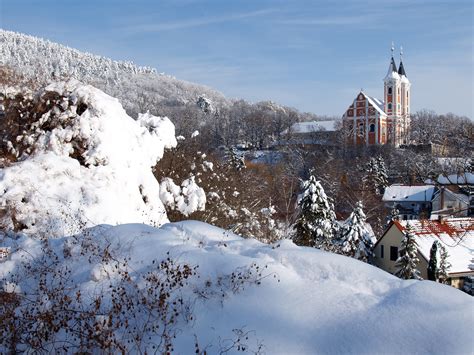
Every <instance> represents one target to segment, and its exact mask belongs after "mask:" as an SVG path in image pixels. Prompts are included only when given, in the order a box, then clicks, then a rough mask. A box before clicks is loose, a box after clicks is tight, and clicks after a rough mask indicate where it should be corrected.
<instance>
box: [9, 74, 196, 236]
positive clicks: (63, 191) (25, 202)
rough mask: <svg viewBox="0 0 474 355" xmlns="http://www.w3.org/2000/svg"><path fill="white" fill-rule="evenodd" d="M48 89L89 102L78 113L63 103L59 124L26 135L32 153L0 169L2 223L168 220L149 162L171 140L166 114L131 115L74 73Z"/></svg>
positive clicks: (52, 231)
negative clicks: (72, 78) (72, 76)
mask: <svg viewBox="0 0 474 355" xmlns="http://www.w3.org/2000/svg"><path fill="white" fill-rule="evenodd" d="M51 91H54V92H57V93H60V94H62V95H64V96H66V97H67V98H69V101H70V102H73V103H76V104H78V103H81V104H84V105H87V109H86V110H85V111H84V112H83V113H82V114H81V115H80V116H79V115H77V114H76V106H75V105H74V104H73V105H72V106H70V107H69V108H67V109H66V111H65V112H64V113H62V115H64V116H65V119H64V122H63V124H62V125H57V126H55V127H52V128H50V129H49V130H46V131H42V130H38V131H37V134H38V136H37V137H36V138H35V139H34V140H33V138H32V137H29V138H28V139H30V140H32V144H33V145H34V147H35V153H34V154H32V155H30V156H26V157H23V158H22V159H23V160H21V161H19V162H17V163H15V164H13V165H12V166H10V167H5V168H3V169H1V170H0V207H2V208H4V209H7V210H8V211H9V212H8V213H7V214H6V215H5V216H2V217H3V218H2V221H1V222H2V223H3V225H4V226H7V228H9V229H14V228H15V225H17V226H18V225H22V228H21V229H22V231H23V232H26V233H46V234H47V235H48V236H61V235H66V234H72V233H77V232H78V231H79V230H81V229H82V228H84V227H88V226H95V225H97V224H102V223H107V224H121V223H130V222H140V223H148V224H151V225H157V226H158V225H161V224H163V223H165V222H167V221H168V219H167V217H166V213H165V209H164V206H163V204H162V202H161V201H160V199H159V190H160V188H159V184H158V182H157V181H156V179H155V177H154V176H153V173H152V170H151V168H152V167H153V166H155V165H156V163H157V161H158V160H159V159H161V157H162V155H163V152H164V149H165V148H171V147H173V146H175V145H176V140H175V137H174V125H173V124H172V123H171V121H170V120H169V119H168V118H166V117H155V116H153V115H151V114H149V113H146V114H142V115H139V117H138V119H137V120H134V119H132V118H131V117H129V116H128V115H127V114H126V113H125V111H124V109H123V108H122V106H121V105H120V103H119V102H118V100H117V99H115V98H112V97H110V96H108V95H106V94H104V93H103V92H102V91H100V90H98V89H96V88H94V87H92V86H89V85H83V84H81V83H79V82H78V81H69V82H58V83H55V84H51V85H49V86H48V87H47V88H46V89H45V91H44V92H43V95H45V94H47V93H48V92H51ZM49 117H50V114H49V112H48V113H46V114H45V115H43V117H42V118H41V120H48V119H49ZM77 142H81V145H80V148H78V146H77ZM74 155H80V157H81V160H82V162H80V161H79V160H78V158H77V157H76V158H73V156H74ZM195 190H196V189H195ZM195 205H196V204H195V203H194V202H193V206H195ZM17 228H18V227H17Z"/></svg>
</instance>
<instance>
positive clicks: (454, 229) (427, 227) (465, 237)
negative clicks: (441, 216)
mask: <svg viewBox="0 0 474 355" xmlns="http://www.w3.org/2000/svg"><path fill="white" fill-rule="evenodd" d="M394 224H395V225H396V226H397V228H398V229H399V230H400V231H402V232H403V231H405V230H406V228H407V225H408V224H409V225H410V227H411V229H412V231H413V233H414V234H415V236H416V242H417V243H418V250H419V252H420V253H421V254H422V256H423V257H424V258H425V259H426V260H429V259H430V249H431V246H432V245H433V242H434V241H438V242H440V243H441V244H442V245H443V246H444V247H445V248H446V250H447V251H448V253H449V262H450V263H451V269H450V270H449V273H450V274H453V273H466V272H472V270H471V269H470V267H469V265H471V264H472V259H473V257H474V255H473V252H474V218H450V219H445V220H435V221H433V220H412V221H395V222H394Z"/></svg>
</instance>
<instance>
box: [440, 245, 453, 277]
mask: <svg viewBox="0 0 474 355" xmlns="http://www.w3.org/2000/svg"><path fill="white" fill-rule="evenodd" d="M439 254H440V255H439V273H438V280H439V282H441V283H443V284H445V283H447V281H448V271H449V269H450V268H451V263H450V262H449V261H448V257H449V254H448V251H447V250H446V248H445V247H444V245H441V244H440V246H439Z"/></svg>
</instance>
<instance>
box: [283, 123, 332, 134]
mask: <svg viewBox="0 0 474 355" xmlns="http://www.w3.org/2000/svg"><path fill="white" fill-rule="evenodd" d="M336 122H337V121H309V122H297V123H294V124H293V125H292V126H291V128H290V133H296V134H302V133H311V132H318V131H327V132H334V131H336V128H335V124H336ZM287 133H288V129H285V130H284V131H283V132H281V134H287Z"/></svg>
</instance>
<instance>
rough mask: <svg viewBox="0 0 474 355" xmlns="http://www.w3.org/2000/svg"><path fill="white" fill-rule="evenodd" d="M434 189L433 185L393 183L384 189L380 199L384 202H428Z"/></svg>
mask: <svg viewBox="0 0 474 355" xmlns="http://www.w3.org/2000/svg"><path fill="white" fill-rule="evenodd" d="M434 191H435V188H434V186H430V185H420V186H407V185H396V184H395V185H390V186H389V187H387V188H386V189H385V192H384V194H383V198H382V200H383V201H385V202H390V201H393V202H397V201H408V202H419V201H424V202H428V201H431V200H432V198H433V193H434Z"/></svg>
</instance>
